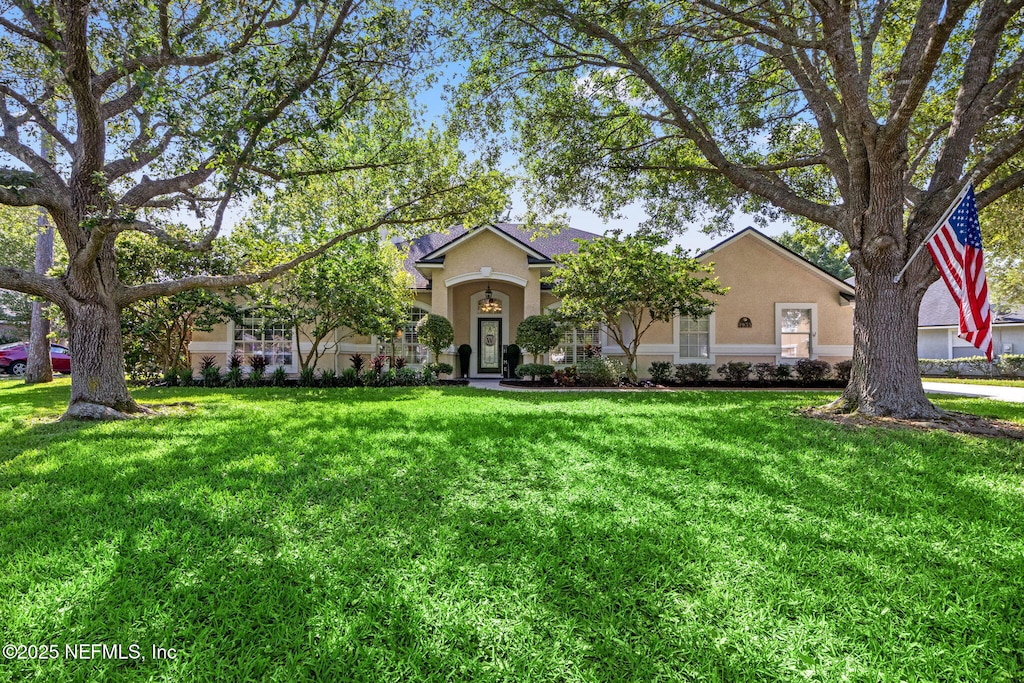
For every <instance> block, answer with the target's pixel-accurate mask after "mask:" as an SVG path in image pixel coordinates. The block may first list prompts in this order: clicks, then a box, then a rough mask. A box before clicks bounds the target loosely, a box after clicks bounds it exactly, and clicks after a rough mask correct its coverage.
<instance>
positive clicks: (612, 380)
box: [576, 356, 626, 387]
mask: <svg viewBox="0 0 1024 683" xmlns="http://www.w3.org/2000/svg"><path fill="white" fill-rule="evenodd" d="M576 370H577V371H578V372H579V375H580V379H579V384H580V385H581V386H585V387H616V386H618V385H619V382H621V381H622V378H623V377H624V376H625V375H626V369H625V367H624V366H623V365H622V361H620V360H619V359H617V358H602V357H600V356H598V357H596V358H583V359H581V360H580V362H578V363H577V364H576Z"/></svg>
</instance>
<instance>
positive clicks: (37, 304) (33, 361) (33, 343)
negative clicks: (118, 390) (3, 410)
mask: <svg viewBox="0 0 1024 683" xmlns="http://www.w3.org/2000/svg"><path fill="white" fill-rule="evenodd" d="M38 225H39V230H38V232H36V263H35V272H36V274H37V275H46V273H47V271H49V270H50V268H51V267H53V226H51V225H50V223H49V220H48V219H47V217H46V215H45V214H40V216H39V223H38ZM47 308H48V306H47V305H46V304H44V303H43V302H41V301H33V302H32V319H31V322H30V324H29V346H28V359H27V361H28V362H26V363H25V384H43V383H45V382H52V381H53V363H52V362H51V360H50V319H49V318H48V317H47Z"/></svg>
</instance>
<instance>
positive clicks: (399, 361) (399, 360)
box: [394, 356, 405, 370]
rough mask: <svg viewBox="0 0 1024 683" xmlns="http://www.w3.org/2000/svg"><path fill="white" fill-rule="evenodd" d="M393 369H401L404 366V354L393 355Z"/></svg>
mask: <svg viewBox="0 0 1024 683" xmlns="http://www.w3.org/2000/svg"><path fill="white" fill-rule="evenodd" d="M394 365H395V369H396V370H401V369H402V368H404V367H405V356H395V363H394Z"/></svg>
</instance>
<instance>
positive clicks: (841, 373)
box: [832, 360, 853, 382]
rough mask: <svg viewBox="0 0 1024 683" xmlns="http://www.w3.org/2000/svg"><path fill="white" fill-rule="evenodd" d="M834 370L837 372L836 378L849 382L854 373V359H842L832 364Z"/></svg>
mask: <svg viewBox="0 0 1024 683" xmlns="http://www.w3.org/2000/svg"><path fill="white" fill-rule="evenodd" d="M832 372H834V373H836V379H837V380H839V381H840V382H849V381H850V375H852V374H853V361H852V360H841V361H839V362H838V363H836V364H835V365H833V366H832Z"/></svg>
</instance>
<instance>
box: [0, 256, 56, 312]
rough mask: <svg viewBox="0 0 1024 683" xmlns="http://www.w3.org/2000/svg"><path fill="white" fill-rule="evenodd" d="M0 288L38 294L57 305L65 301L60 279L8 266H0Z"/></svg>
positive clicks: (33, 294)
mask: <svg viewBox="0 0 1024 683" xmlns="http://www.w3.org/2000/svg"><path fill="white" fill-rule="evenodd" d="M0 289H10V290H12V291H15V292H21V293H22V294H31V295H32V296H40V297H42V298H44V299H46V300H47V301H50V302H52V303H55V304H57V305H58V306H59V305H62V304H66V303H67V294H66V292H65V291H64V288H63V287H62V286H61V284H60V280H56V279H54V278H52V277H46V276H45V275H37V274H35V273H30V272H28V271H24V270H19V269H17V268H11V267H10V266H0Z"/></svg>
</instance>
